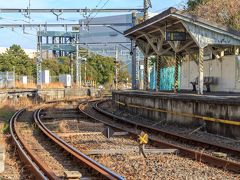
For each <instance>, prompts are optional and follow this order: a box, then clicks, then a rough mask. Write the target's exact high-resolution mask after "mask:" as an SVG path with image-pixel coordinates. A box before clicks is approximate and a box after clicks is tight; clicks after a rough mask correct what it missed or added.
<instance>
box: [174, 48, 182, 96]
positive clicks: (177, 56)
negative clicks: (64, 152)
mask: <svg viewBox="0 0 240 180" xmlns="http://www.w3.org/2000/svg"><path fill="white" fill-rule="evenodd" d="M180 58H181V57H180V54H179V53H175V72H174V92H175V93H176V92H178V85H179V82H178V67H179V64H180Z"/></svg>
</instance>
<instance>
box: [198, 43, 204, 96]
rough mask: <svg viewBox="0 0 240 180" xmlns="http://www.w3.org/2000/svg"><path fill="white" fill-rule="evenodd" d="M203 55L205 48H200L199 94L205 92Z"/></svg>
mask: <svg viewBox="0 0 240 180" xmlns="http://www.w3.org/2000/svg"><path fill="white" fill-rule="evenodd" d="M203 55H204V48H201V47H200V48H199V63H198V69H199V81H198V94H203Z"/></svg>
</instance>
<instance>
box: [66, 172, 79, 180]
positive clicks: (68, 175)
mask: <svg viewBox="0 0 240 180" xmlns="http://www.w3.org/2000/svg"><path fill="white" fill-rule="evenodd" d="M64 176H65V178H66V179H68V180H70V179H80V178H81V177H82V174H81V173H80V172H78V171H64Z"/></svg>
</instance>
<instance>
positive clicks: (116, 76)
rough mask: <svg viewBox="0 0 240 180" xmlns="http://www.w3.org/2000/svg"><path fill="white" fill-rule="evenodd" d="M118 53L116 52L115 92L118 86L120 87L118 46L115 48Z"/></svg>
mask: <svg viewBox="0 0 240 180" xmlns="http://www.w3.org/2000/svg"><path fill="white" fill-rule="evenodd" d="M115 49H116V52H115V77H114V84H115V90H117V88H118V87H117V85H118V48H117V46H116V47H115Z"/></svg>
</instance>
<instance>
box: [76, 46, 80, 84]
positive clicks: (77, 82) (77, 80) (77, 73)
mask: <svg viewBox="0 0 240 180" xmlns="http://www.w3.org/2000/svg"><path fill="white" fill-rule="evenodd" d="M78 48H79V46H78V44H77V45H76V84H77V87H79V86H81V85H80V79H79V57H78Z"/></svg>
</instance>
